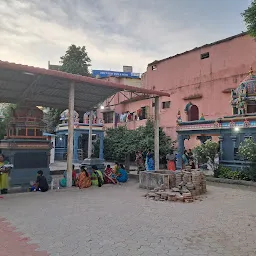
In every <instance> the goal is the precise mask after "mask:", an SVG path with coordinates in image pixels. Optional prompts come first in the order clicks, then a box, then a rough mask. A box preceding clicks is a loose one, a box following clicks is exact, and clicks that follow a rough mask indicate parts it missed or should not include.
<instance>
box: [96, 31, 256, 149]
mask: <svg viewBox="0 0 256 256" xmlns="http://www.w3.org/2000/svg"><path fill="white" fill-rule="evenodd" d="M255 52H256V41H255V40H254V39H253V38H251V37H250V36H249V35H247V34H246V33H241V34H238V35H236V36H233V37H229V38H226V39H223V40H220V41H217V42H214V43H211V44H207V45H204V46H201V47H198V48H195V49H192V50H190V51H187V52H184V53H181V54H177V55H175V56H171V57H168V58H166V59H163V60H157V61H154V62H152V63H150V64H148V67H147V71H146V73H144V74H143V75H142V78H141V80H142V85H141V86H142V87H144V88H147V89H155V90H158V91H165V92H168V93H170V94H171V97H170V98H169V97H162V98H161V99H160V103H161V106H160V111H161V113H160V125H161V127H162V128H163V129H164V131H165V132H166V134H167V135H169V136H170V137H171V138H172V139H174V140H175V139H176V138H177V135H176V125H177V114H178V112H179V111H180V115H181V119H182V121H193V120H199V119H200V118H205V119H206V120H207V119H215V118H216V119H217V118H218V117H222V116H228V115H232V114H233V113H232V108H231V107H230V99H231V89H235V88H237V86H238V84H239V83H240V82H241V81H242V80H243V79H244V78H245V77H246V76H247V75H248V72H249V70H250V67H252V68H253V69H254V70H256V57H255ZM104 105H105V109H104V113H100V115H102V118H103V120H104V124H105V127H114V126H118V125H125V124H126V125H127V127H128V128H130V129H135V128H137V127H138V126H140V125H144V124H145V122H146V120H147V118H150V117H151V116H152V114H153V111H154V107H153V106H154V102H153V100H152V99H144V98H143V96H136V95H129V94H126V95H124V94H120V93H119V94H116V95H115V96H114V97H112V98H110V99H109V100H108V101H106V102H105V103H104ZM127 111H129V112H128V113H127ZM99 112H100V111H99ZM124 113H127V115H128V116H129V118H127V117H126V118H124ZM131 113H132V114H131ZM138 113H140V116H139V117H138ZM186 143H188V144H187V145H186V146H187V147H193V146H194V145H195V144H199V141H198V140H196V137H194V138H193V137H192V138H191V140H190V141H188V142H186Z"/></svg>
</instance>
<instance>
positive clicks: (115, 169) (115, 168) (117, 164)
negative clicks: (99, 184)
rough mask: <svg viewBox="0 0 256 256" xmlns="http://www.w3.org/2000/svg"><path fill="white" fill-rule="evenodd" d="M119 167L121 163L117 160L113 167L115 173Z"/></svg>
mask: <svg viewBox="0 0 256 256" xmlns="http://www.w3.org/2000/svg"><path fill="white" fill-rule="evenodd" d="M118 169H119V163H118V162H115V165H114V167H113V173H114V174H116V173H117V171H118Z"/></svg>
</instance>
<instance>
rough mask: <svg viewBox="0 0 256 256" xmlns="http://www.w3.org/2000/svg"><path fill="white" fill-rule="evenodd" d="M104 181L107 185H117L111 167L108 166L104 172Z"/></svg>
mask: <svg viewBox="0 0 256 256" xmlns="http://www.w3.org/2000/svg"><path fill="white" fill-rule="evenodd" d="M104 181H105V183H106V184H116V183H117V181H116V179H115V176H114V173H113V169H112V168H111V167H110V165H109V164H108V165H107V168H106V169H105V171H104Z"/></svg>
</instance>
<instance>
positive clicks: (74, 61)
mask: <svg viewBox="0 0 256 256" xmlns="http://www.w3.org/2000/svg"><path fill="white" fill-rule="evenodd" d="M90 62H91V59H90V58H89V56H88V53H87V52H86V48H85V46H82V47H80V46H76V45H74V44H72V45H71V46H69V47H68V49H67V51H66V53H65V55H64V56H62V57H60V63H61V64H62V65H61V67H60V71H63V72H67V73H72V74H78V75H82V76H90V72H89V70H88V68H89V67H90V66H91V64H90ZM45 110H46V109H45ZM62 112H63V109H54V108H50V110H48V111H45V114H44V120H45V122H46V123H47V128H46V131H47V132H50V133H52V132H54V130H55V128H56V126H57V125H58V124H59V120H60V114H61V113H62Z"/></svg>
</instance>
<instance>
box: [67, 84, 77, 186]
mask: <svg viewBox="0 0 256 256" xmlns="http://www.w3.org/2000/svg"><path fill="white" fill-rule="evenodd" d="M74 108H75V83H74V82H71V84H70V87H69V106H68V111H69V118H68V152H67V187H72V165H73V148H74Z"/></svg>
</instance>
